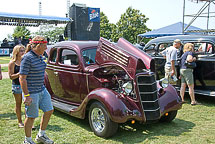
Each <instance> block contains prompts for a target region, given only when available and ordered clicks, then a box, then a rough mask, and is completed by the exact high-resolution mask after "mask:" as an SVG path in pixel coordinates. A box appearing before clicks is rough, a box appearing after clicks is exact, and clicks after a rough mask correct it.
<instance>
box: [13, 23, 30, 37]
mask: <svg viewBox="0 0 215 144" xmlns="http://www.w3.org/2000/svg"><path fill="white" fill-rule="evenodd" d="M30 35H31V32H30V30H28V29H27V28H26V27H25V26H17V27H16V28H15V29H14V32H13V34H12V36H13V37H17V38H18V37H26V38H28V37H29V36H30Z"/></svg>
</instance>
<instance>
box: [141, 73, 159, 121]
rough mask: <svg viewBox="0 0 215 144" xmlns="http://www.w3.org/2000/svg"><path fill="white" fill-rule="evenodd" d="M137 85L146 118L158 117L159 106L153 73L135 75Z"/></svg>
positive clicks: (154, 118) (155, 118)
mask: <svg viewBox="0 0 215 144" xmlns="http://www.w3.org/2000/svg"><path fill="white" fill-rule="evenodd" d="M137 85H138V91H139V96H140V99H141V104H142V108H143V111H144V113H145V117H146V120H157V119H159V118H160V106H159V101H158V96H157V83H156V80H155V76H154V74H148V75H139V76H137Z"/></svg>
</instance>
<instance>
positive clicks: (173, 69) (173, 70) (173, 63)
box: [171, 60, 175, 76]
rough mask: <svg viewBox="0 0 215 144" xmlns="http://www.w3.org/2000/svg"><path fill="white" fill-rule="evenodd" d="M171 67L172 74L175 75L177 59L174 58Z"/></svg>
mask: <svg viewBox="0 0 215 144" xmlns="http://www.w3.org/2000/svg"><path fill="white" fill-rule="evenodd" d="M171 69H172V73H171V76H173V75H175V61H174V60H172V61H171Z"/></svg>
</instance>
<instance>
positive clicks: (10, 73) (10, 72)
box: [8, 61, 19, 80]
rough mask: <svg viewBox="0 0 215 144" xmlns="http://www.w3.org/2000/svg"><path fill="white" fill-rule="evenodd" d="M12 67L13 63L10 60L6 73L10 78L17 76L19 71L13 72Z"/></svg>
mask: <svg viewBox="0 0 215 144" xmlns="http://www.w3.org/2000/svg"><path fill="white" fill-rule="evenodd" d="M14 67H15V63H14V62H12V61H11V62H10V63H9V65H8V75H9V77H10V79H11V80H14V79H16V78H18V77H19V73H16V74H14Z"/></svg>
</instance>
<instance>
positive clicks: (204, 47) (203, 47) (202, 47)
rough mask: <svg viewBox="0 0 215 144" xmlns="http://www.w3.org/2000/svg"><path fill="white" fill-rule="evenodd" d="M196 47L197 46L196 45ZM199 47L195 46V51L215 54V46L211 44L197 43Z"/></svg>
mask: <svg viewBox="0 0 215 144" xmlns="http://www.w3.org/2000/svg"><path fill="white" fill-rule="evenodd" d="M194 45H195V44H194ZM196 45H197V46H195V48H194V49H195V51H197V52H203V53H206V54H210V53H212V52H213V45H212V44H211V43H206V42H203V43H196Z"/></svg>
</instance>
